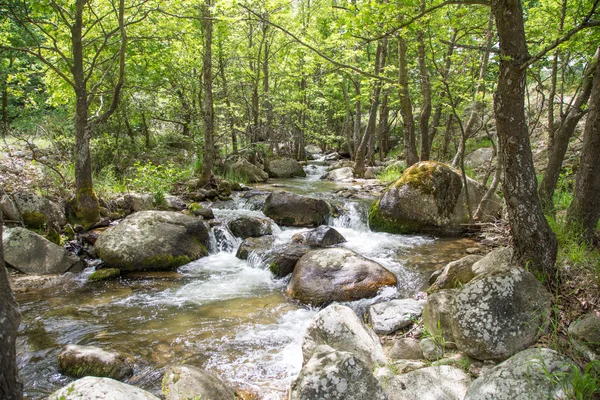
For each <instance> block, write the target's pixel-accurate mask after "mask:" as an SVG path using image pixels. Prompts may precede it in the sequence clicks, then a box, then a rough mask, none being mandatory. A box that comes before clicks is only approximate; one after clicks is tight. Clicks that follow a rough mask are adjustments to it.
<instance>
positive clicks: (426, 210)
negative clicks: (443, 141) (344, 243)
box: [369, 161, 501, 235]
mask: <svg viewBox="0 0 600 400" xmlns="http://www.w3.org/2000/svg"><path fill="white" fill-rule="evenodd" d="M467 185H468V192H469V199H470V201H469V203H470V205H471V208H472V210H473V209H474V208H475V207H476V206H477V204H479V201H480V200H481V198H482V197H483V196H484V194H485V192H486V188H485V187H484V186H483V185H481V184H479V183H478V182H476V181H474V180H472V179H470V178H468V179H467ZM500 209H501V202H500V198H499V197H498V196H495V195H494V197H493V199H492V200H490V201H488V202H487V204H486V205H485V207H484V213H483V215H484V217H483V219H482V221H486V220H489V219H493V218H494V217H495V216H496V215H497V214H498V212H499V211H500ZM469 222H470V219H469V216H468V213H467V202H466V191H465V189H464V188H463V183H462V177H461V175H460V173H459V172H458V171H456V170H454V169H453V168H451V167H449V166H447V165H445V164H442V163H438V162H433V161H424V162H419V163H417V164H415V165H413V166H412V167H410V168H408V169H407V170H406V171H404V173H403V174H402V176H401V177H400V178H399V179H398V180H397V181H396V182H395V183H394V184H392V185H391V186H390V187H389V188H388V189H387V190H386V191H385V192H384V194H383V195H382V196H381V198H380V199H379V200H377V201H376V202H374V203H373V204H372V205H371V208H370V209H369V225H370V227H371V229H373V230H375V231H383V232H390V233H409V234H411V233H431V234H436V235H456V234H460V233H462V232H463V230H464V226H463V224H467V223H469Z"/></svg>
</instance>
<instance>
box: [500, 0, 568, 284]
mask: <svg viewBox="0 0 600 400" xmlns="http://www.w3.org/2000/svg"><path fill="white" fill-rule="evenodd" d="M491 6H492V11H493V12H494V17H495V19H496V27H497V30H498V35H499V39H500V70H499V75H498V87H497V90H496V93H495V95H494V111H495V115H496V125H497V132H498V147H499V160H500V162H501V163H502V166H503V168H504V177H503V181H502V186H503V191H504V198H505V199H506V204H507V210H508V219H509V223H510V227H511V233H512V241H513V244H514V247H515V252H514V261H516V262H518V263H519V264H521V265H523V266H527V267H529V268H530V269H531V270H533V271H535V272H537V273H539V274H541V275H543V276H544V277H545V278H548V279H549V280H551V281H553V280H554V279H555V275H554V271H555V269H554V262H555V261H556V252H557V241H556V236H555V235H554V233H553V232H552V230H551V229H550V226H549V225H548V223H547V221H546V218H545V217H544V214H543V212H542V207H541V204H540V201H539V198H538V196H537V181H536V176H535V168H534V166H533V156H532V153H531V144H530V142H529V131H528V129H527V124H526V120H525V104H524V103H525V74H526V68H525V66H524V65H525V64H524V63H525V61H526V60H527V58H528V57H529V55H528V52H527V44H526V42H525V29H524V26H523V10H522V8H521V1H520V0H492V2H491Z"/></svg>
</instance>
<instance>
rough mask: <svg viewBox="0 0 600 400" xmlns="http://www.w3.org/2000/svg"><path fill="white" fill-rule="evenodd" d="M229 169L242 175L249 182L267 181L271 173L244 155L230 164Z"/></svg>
mask: <svg viewBox="0 0 600 400" xmlns="http://www.w3.org/2000/svg"><path fill="white" fill-rule="evenodd" d="M229 170H230V171H231V173H232V174H234V175H237V176H240V177H242V178H244V179H246V180H247V181H248V182H266V181H267V180H268V179H269V174H267V173H266V172H265V171H263V170H262V169H260V168H258V167H257V166H256V165H254V164H252V163H250V161H248V160H246V159H245V158H243V157H239V158H238V159H237V160H236V161H235V162H233V163H232V164H230V165H229Z"/></svg>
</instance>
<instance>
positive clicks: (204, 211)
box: [192, 207, 215, 219]
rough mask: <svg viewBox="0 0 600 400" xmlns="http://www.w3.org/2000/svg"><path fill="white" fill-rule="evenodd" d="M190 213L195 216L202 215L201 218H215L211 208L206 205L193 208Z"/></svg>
mask: <svg viewBox="0 0 600 400" xmlns="http://www.w3.org/2000/svg"><path fill="white" fill-rule="evenodd" d="M192 214H194V215H195V216H197V217H202V218H203V219H215V214H214V212H213V210H212V209H210V208H208V207H199V208H196V209H194V211H192Z"/></svg>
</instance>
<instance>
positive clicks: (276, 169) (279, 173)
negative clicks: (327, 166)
mask: <svg viewBox="0 0 600 400" xmlns="http://www.w3.org/2000/svg"><path fill="white" fill-rule="evenodd" d="M265 169H266V170H267V173H268V174H269V178H294V177H296V176H300V177H304V176H306V172H304V168H302V165H300V163H299V162H298V161H296V160H294V159H292V158H278V159H276V160H269V162H268V163H267V164H266V165H265Z"/></svg>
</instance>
